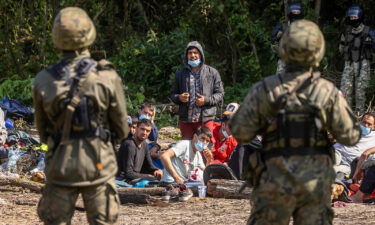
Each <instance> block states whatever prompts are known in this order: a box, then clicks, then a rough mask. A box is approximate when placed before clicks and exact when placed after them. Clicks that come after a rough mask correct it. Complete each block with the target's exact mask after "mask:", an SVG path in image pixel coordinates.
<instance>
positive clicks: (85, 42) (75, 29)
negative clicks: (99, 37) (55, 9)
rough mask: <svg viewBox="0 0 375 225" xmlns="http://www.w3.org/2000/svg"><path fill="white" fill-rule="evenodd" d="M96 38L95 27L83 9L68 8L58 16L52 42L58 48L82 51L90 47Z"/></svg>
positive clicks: (54, 25) (54, 24)
mask: <svg viewBox="0 0 375 225" xmlns="http://www.w3.org/2000/svg"><path fill="white" fill-rule="evenodd" d="M95 37H96V30H95V26H94V24H93V22H92V21H91V19H90V17H89V16H88V15H87V13H86V12H85V11H84V10H83V9H81V8H78V7H67V8H64V9H62V10H61V11H60V12H59V13H58V14H57V16H56V18H55V21H54V23H53V29H52V40H53V43H54V45H55V46H56V48H58V49H61V50H76V49H80V48H83V47H87V46H90V45H91V44H92V43H93V42H94V40H95Z"/></svg>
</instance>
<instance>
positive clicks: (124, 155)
mask: <svg viewBox="0 0 375 225" xmlns="http://www.w3.org/2000/svg"><path fill="white" fill-rule="evenodd" d="M151 127H152V123H151V121H150V120H148V119H141V120H139V121H138V123H137V128H136V129H135V133H134V135H133V137H132V138H131V139H126V140H124V141H123V142H122V143H121V147H120V150H119V153H118V157H119V160H118V161H119V175H120V176H121V177H122V178H123V179H124V180H125V182H127V183H129V184H135V183H137V182H139V181H141V180H156V179H160V178H161V177H162V176H163V171H162V170H160V169H158V168H156V167H155V166H154V165H153V164H152V160H151V156H150V152H149V151H148V147H147V142H146V139H147V137H148V135H149V134H150V132H151Z"/></svg>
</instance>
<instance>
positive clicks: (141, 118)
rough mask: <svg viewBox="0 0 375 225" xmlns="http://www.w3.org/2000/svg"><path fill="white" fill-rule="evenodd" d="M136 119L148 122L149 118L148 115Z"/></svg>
mask: <svg viewBox="0 0 375 225" xmlns="http://www.w3.org/2000/svg"><path fill="white" fill-rule="evenodd" d="M138 119H139V120H143V119H146V120H150V117H149V116H148V115H145V114H141V115H140V116H139V118H138Z"/></svg>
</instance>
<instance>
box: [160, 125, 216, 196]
mask: <svg viewBox="0 0 375 225" xmlns="http://www.w3.org/2000/svg"><path fill="white" fill-rule="evenodd" d="M211 138H212V133H211V131H210V130H209V129H208V128H207V127H206V126H202V127H200V128H198V129H197V131H196V132H195V134H194V136H193V139H192V140H182V141H179V142H177V143H176V145H174V146H173V147H172V148H170V149H168V150H167V151H165V152H164V153H163V154H162V155H161V156H160V159H161V161H162V163H163V165H164V167H165V169H164V173H163V177H162V181H164V182H166V183H173V182H175V183H177V184H180V185H183V184H184V182H185V181H186V180H188V177H189V173H190V171H194V170H195V169H196V168H199V169H201V170H204V169H205V167H206V166H205V164H204V162H203V158H202V155H203V156H204V157H205V159H206V161H207V163H208V164H209V163H210V160H211V159H212V154H211V151H210V150H209V149H208V145H209V144H210V143H211ZM201 153H202V155H201ZM180 187H181V186H180ZM182 187H183V188H182V190H180V200H181V201H186V200H187V199H188V198H190V197H191V196H192V193H191V191H190V190H189V189H187V187H186V186H185V185H183V186H182ZM180 189H181V188H180Z"/></svg>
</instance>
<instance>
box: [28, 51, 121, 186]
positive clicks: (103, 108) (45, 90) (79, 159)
mask: <svg viewBox="0 0 375 225" xmlns="http://www.w3.org/2000/svg"><path fill="white" fill-rule="evenodd" d="M87 57H90V53H89V52H88V51H87V50H86V51H83V52H81V53H80V54H79V55H75V54H74V53H72V52H71V53H65V54H64V53H63V60H64V61H65V62H68V65H67V68H68V70H69V71H70V73H69V76H71V77H73V76H76V75H77V74H76V72H75V71H74V68H75V66H76V64H77V62H78V61H79V60H80V59H82V58H87ZM100 64H101V63H100V62H99V65H98V66H97V69H96V70H95V71H96V72H95V73H93V75H92V76H94V78H93V79H91V81H90V82H89V85H88V87H89V88H88V89H87V90H85V93H84V95H85V96H87V97H88V98H90V99H92V101H93V102H94V105H95V107H96V109H97V111H99V112H100V113H101V115H102V116H101V117H100V118H102V119H101V120H102V121H101V126H103V127H105V128H106V129H108V130H109V131H110V132H111V133H112V137H114V138H115V139H117V140H122V139H124V138H125V137H126V136H127V133H128V125H127V121H126V107H125V98H124V92H123V88H122V81H121V79H120V77H119V76H118V75H117V73H116V72H115V71H114V70H113V68H112V67H111V64H109V63H107V66H106V67H104V68H100ZM82 79H86V77H82V78H81V80H82ZM82 81H84V80H82ZM69 90H70V85H67V84H66V79H62V80H57V79H55V78H54V77H53V76H52V75H51V73H50V72H49V71H48V70H47V69H45V70H42V71H41V72H39V73H38V74H37V76H36V78H35V81H34V84H33V97H34V108H35V122H36V126H37V129H38V131H39V134H40V138H41V141H42V142H44V143H48V146H49V151H48V152H47V154H46V170H45V172H46V176H47V180H48V182H52V183H54V184H58V185H63V186H89V185H96V184H100V183H103V182H106V181H107V180H108V179H110V178H112V177H113V176H114V175H115V174H116V172H117V163H116V157H115V151H114V148H113V145H112V143H111V142H110V141H105V140H103V139H102V138H100V137H97V136H85V137H80V138H79V137H72V136H71V137H72V138H71V139H70V140H69V141H68V142H67V143H64V144H62V143H61V142H58V141H56V138H55V137H56V136H58V135H61V132H62V131H61V130H60V132H59V131H57V132H56V129H55V124H56V121H58V119H59V115H60V114H61V113H62V112H63V111H64V110H65V108H64V107H62V106H61V102H62V100H63V99H65V98H66V97H67V94H68V92H69ZM98 163H100V164H101V166H99V165H98Z"/></svg>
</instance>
